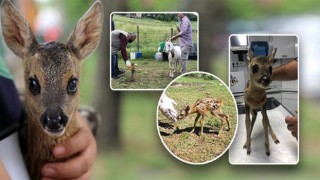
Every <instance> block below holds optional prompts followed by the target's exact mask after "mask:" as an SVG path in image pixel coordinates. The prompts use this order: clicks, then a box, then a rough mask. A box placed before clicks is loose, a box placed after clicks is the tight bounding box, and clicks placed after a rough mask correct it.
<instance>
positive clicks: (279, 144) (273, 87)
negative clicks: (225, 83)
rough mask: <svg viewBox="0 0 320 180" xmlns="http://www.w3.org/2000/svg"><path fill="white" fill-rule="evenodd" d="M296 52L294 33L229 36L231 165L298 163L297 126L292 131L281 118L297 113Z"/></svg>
mask: <svg viewBox="0 0 320 180" xmlns="http://www.w3.org/2000/svg"><path fill="white" fill-rule="evenodd" d="M298 50H299V39H298V37H297V36H296V35H231V36H230V38H229V72H230V74H229V76H230V77H229V78H230V79H229V83H230V84H229V86H230V89H231V91H232V93H233V95H234V97H235V100H236V102H237V106H238V118H239V119H238V120H239V123H238V129H237V134H236V138H235V140H234V143H233V144H232V146H231V147H230V150H229V161H230V163H231V164H296V163H297V162H298V161H299V157H298V156H299V155H298V154H299V153H298V149H299V148H298V147H299V141H297V140H298V131H299V130H298V129H299V128H298V127H299V125H298V123H296V127H297V128H296V129H297V130H296V131H295V132H293V131H289V130H288V129H287V124H286V122H285V121H286V120H285V119H286V117H296V116H297V114H298V111H299V106H298V101H299V99H298V97H299V91H298V90H299V78H298V74H299V73H298V69H299V68H298V64H299V61H300V59H299V53H298ZM283 69H285V70H283ZM280 71H281V75H280V76H278V75H279V73H278V72H280ZM283 71H287V72H288V73H286V74H285V73H283ZM246 110H247V111H248V113H247V114H246ZM252 111H254V112H252ZM264 112H266V119H265V113H264ZM249 114H251V115H249ZM254 114H255V115H254ZM247 115H249V118H247V117H246V116H247ZM250 116H251V117H252V121H250ZM253 116H254V117H253ZM255 117H256V121H255ZM265 120H266V121H265ZM250 127H251V130H250ZM246 131H248V132H246ZM268 132H269V134H270V136H269V134H268ZM250 133H251V134H250ZM248 134H249V135H248ZM268 139H269V140H268ZM272 140H273V141H274V142H272ZM248 141H249V142H248ZM269 141H270V145H269ZM239 154H241V156H239Z"/></svg>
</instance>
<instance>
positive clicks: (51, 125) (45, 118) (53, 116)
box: [41, 109, 68, 133]
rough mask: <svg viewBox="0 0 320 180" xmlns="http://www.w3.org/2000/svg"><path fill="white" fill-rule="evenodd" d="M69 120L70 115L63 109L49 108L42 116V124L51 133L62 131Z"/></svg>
mask: <svg viewBox="0 0 320 180" xmlns="http://www.w3.org/2000/svg"><path fill="white" fill-rule="evenodd" d="M67 122H68V117H67V116H66V115H65V114H64V113H63V112H62V110H61V109H58V110H50V109H48V110H46V112H45V113H44V114H43V115H42V117H41V124H42V126H43V127H44V128H45V129H46V130H47V131H49V132H51V133H57V132H60V131H62V130H63V128H64V127H65V126H66V124H67Z"/></svg>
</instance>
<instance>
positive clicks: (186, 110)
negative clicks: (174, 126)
mask: <svg viewBox="0 0 320 180" xmlns="http://www.w3.org/2000/svg"><path fill="white" fill-rule="evenodd" d="M178 111H179V112H178V117H177V119H178V120H181V119H183V118H185V117H187V116H188V115H189V111H190V106H189V105H186V106H184V108H183V109H179V110H178Z"/></svg>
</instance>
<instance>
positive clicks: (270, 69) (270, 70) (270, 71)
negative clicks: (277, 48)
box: [269, 66, 272, 74]
mask: <svg viewBox="0 0 320 180" xmlns="http://www.w3.org/2000/svg"><path fill="white" fill-rule="evenodd" d="M269 73H270V74H272V66H270V67H269Z"/></svg>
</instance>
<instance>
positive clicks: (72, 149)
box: [53, 114, 92, 158]
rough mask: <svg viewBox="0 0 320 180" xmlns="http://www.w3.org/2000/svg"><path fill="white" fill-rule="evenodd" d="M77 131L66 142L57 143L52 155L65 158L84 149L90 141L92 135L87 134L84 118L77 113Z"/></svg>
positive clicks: (88, 130)
mask: <svg viewBox="0 0 320 180" xmlns="http://www.w3.org/2000/svg"><path fill="white" fill-rule="evenodd" d="M77 116H78V117H77V119H80V120H78V125H79V131H78V132H77V133H76V134H75V135H74V136H72V137H71V138H69V139H68V140H67V141H66V142H64V143H62V144H58V145H56V146H55V147H54V149H53V155H54V156H55V157H56V158H66V157H69V156H71V155H73V154H76V153H78V152H80V151H81V150H84V149H85V148H86V146H88V144H90V143H91V141H92V136H88V134H90V133H91V131H90V129H89V127H88V126H87V125H86V124H85V120H84V119H82V116H80V115H79V114H77Z"/></svg>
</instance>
